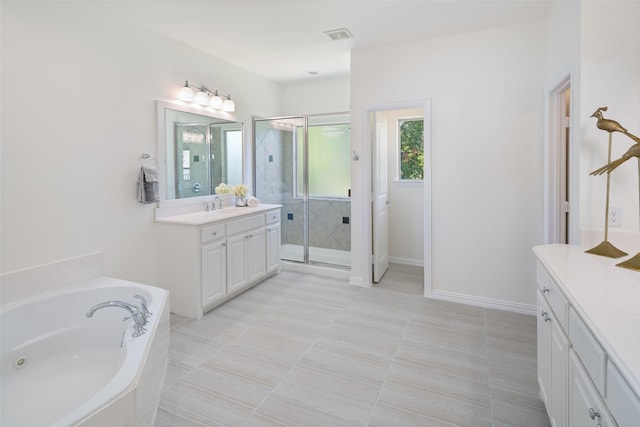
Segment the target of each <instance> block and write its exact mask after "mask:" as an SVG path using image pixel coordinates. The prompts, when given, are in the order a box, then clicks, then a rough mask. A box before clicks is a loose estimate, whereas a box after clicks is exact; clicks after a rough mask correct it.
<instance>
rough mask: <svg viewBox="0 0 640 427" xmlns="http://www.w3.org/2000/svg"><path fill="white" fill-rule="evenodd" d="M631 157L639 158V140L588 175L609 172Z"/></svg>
mask: <svg viewBox="0 0 640 427" xmlns="http://www.w3.org/2000/svg"><path fill="white" fill-rule="evenodd" d="M632 157H638V158H640V142H638V143H637V144H634V145H632V146H631V148H629V149H628V150H627V152H626V153H624V154H623V155H622V157H620V158H619V159H617V160H614V161H612V162H611V163H607V164H606V165H604V166H602V167H600V168H598V169H596V170H594V171H593V172H591V173H590V174H589V175H602V174H603V173H609V172H611V171H612V170H614V169H615V168H617V167H618V166H620V165H621V164H623V163H624V162H626V161H627V160H629V159H630V158H632Z"/></svg>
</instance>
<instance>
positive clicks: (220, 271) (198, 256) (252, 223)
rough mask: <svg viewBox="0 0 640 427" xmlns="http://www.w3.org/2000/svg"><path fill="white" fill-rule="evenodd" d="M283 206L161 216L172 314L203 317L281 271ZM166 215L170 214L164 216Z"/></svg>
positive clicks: (163, 275) (164, 280)
mask: <svg viewBox="0 0 640 427" xmlns="http://www.w3.org/2000/svg"><path fill="white" fill-rule="evenodd" d="M281 208H282V206H281V205H270V204H261V205H259V206H257V207H225V208H223V209H219V210H214V211H203V210H202V209H200V210H199V211H197V212H187V213H181V214H179V215H167V216H158V215H157V214H158V212H156V229H157V231H158V233H159V242H160V248H159V264H158V265H159V285H160V286H161V287H162V288H164V289H167V290H168V291H170V292H171V312H172V313H175V314H178V315H181V316H185V317H189V318H200V317H202V314H203V313H204V312H205V311H207V310H210V309H212V308H214V307H216V306H217V305H220V304H222V303H223V302H225V301H227V300H229V299H231V298H233V297H235V296H236V295H238V294H240V293H241V292H244V291H245V290H247V289H249V288H250V287H251V286H253V285H255V284H257V283H259V282H260V281H262V280H264V279H265V278H267V277H269V276H271V275H273V274H276V273H278V272H279V271H280V246H281V240H282V239H281V226H280V211H281ZM165 212H166V211H165Z"/></svg>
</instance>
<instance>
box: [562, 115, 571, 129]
mask: <svg viewBox="0 0 640 427" xmlns="http://www.w3.org/2000/svg"><path fill="white" fill-rule="evenodd" d="M562 127H564V128H570V127H571V118H570V117H569V116H565V117H563V118H562Z"/></svg>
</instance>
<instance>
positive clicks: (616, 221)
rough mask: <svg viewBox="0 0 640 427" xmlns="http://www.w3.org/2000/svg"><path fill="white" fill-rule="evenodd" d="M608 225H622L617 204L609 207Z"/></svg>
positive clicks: (620, 212)
mask: <svg viewBox="0 0 640 427" xmlns="http://www.w3.org/2000/svg"><path fill="white" fill-rule="evenodd" d="M609 227H622V208H621V207H619V206H610V207H609Z"/></svg>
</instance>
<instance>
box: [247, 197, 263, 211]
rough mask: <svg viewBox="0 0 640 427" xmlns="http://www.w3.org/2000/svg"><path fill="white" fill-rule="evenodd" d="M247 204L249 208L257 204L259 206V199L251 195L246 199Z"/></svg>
mask: <svg viewBox="0 0 640 427" xmlns="http://www.w3.org/2000/svg"><path fill="white" fill-rule="evenodd" d="M247 206H249V207H250V208H257V207H258V206H260V200H258V199H257V198H255V197H253V196H251V197H249V198H248V199H247Z"/></svg>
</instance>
